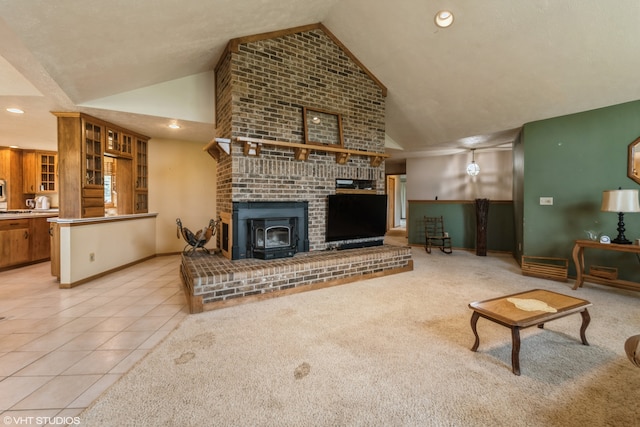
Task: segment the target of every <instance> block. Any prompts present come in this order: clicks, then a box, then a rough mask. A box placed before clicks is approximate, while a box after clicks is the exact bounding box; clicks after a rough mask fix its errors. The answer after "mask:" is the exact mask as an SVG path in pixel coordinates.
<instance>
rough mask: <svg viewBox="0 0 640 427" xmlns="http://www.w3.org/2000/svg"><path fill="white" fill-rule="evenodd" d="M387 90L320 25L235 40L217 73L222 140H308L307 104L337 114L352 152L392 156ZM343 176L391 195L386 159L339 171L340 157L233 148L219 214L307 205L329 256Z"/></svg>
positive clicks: (314, 246)
mask: <svg viewBox="0 0 640 427" xmlns="http://www.w3.org/2000/svg"><path fill="white" fill-rule="evenodd" d="M385 94H386V89H385V88H384V86H382V85H381V83H380V82H379V81H377V79H375V77H373V76H372V75H371V73H369V71H368V70H366V69H365V68H364V67H363V66H362V64H361V63H360V62H359V61H358V60H357V59H355V58H354V57H353V55H351V53H350V52H349V51H348V50H346V47H344V45H342V44H341V43H340V42H339V41H338V40H337V39H336V38H335V37H334V36H333V35H332V34H331V33H329V32H328V30H327V29H326V28H325V27H324V26H322V24H314V25H309V26H306V27H300V28H299V29H290V30H283V31H279V32H274V33H270V34H269V35H268V36H265V35H262V36H250V37H245V38H241V39H235V40H232V41H231V42H230V43H229V46H228V47H227V49H226V50H225V52H224V53H223V55H222V56H221V58H220V60H219V62H218V65H217V67H216V128H217V132H218V134H217V135H216V137H221V138H231V140H232V141H235V139H236V138H238V137H250V138H260V139H266V140H274V141H284V142H293V143H304V126H303V119H302V109H303V107H308V108H311V109H313V108H317V109H320V110H323V111H331V112H335V113H339V114H340V115H341V117H342V126H343V139H344V148H346V149H351V150H361V151H368V152H379V153H384V142H385V121H384V118H385ZM336 179H358V180H371V181H373V182H375V190H376V192H377V193H378V194H384V162H382V163H381V164H380V165H379V166H377V167H373V166H371V164H370V160H369V158H368V157H365V156H357V155H356V156H353V155H352V156H350V157H349V160H347V161H346V163H345V164H338V163H337V162H336V156H335V154H334V153H327V152H321V151H312V152H311V154H310V155H309V157H308V159H307V160H306V161H304V160H296V159H295V158H294V153H293V150H292V149H290V148H286V147H274V146H268V145H262V146H261V149H260V153H259V156H245V154H244V152H243V146H242V144H238V143H232V144H231V152H230V155H229V156H223V157H220V159H219V163H218V168H217V207H218V210H219V214H222V215H223V216H225V215H226V217H229V213H230V212H231V211H232V204H233V202H255V201H265V202H270V201H307V202H308V207H309V208H308V215H309V218H308V229H309V231H308V232H309V236H308V239H309V250H311V251H313V250H323V249H326V247H327V243H326V242H325V227H326V210H327V196H328V195H330V194H334V193H335V190H336Z"/></svg>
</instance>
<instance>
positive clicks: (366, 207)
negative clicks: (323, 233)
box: [327, 194, 387, 242]
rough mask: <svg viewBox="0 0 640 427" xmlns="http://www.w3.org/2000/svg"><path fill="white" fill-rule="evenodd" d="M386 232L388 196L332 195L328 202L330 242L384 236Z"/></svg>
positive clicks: (328, 235)
mask: <svg viewBox="0 0 640 427" xmlns="http://www.w3.org/2000/svg"><path fill="white" fill-rule="evenodd" d="M386 231H387V196H386V195H384V194H331V195H329V199H328V205H327V242H335V241H339V240H352V239H363V238H367V237H384V234H385V232H386Z"/></svg>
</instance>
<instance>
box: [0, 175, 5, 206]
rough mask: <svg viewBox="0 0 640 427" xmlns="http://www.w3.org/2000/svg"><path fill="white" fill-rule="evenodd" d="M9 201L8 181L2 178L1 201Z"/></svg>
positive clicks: (0, 186) (0, 183)
mask: <svg viewBox="0 0 640 427" xmlns="http://www.w3.org/2000/svg"><path fill="white" fill-rule="evenodd" d="M6 201H7V181H5V180H4V179H0V202H6Z"/></svg>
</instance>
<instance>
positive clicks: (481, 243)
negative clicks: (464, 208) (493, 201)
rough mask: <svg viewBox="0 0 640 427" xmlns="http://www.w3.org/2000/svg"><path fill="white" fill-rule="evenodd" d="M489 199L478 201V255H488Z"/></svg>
mask: <svg viewBox="0 0 640 427" xmlns="http://www.w3.org/2000/svg"><path fill="white" fill-rule="evenodd" d="M488 219H489V199H476V255H478V256H486V255H487V222H488Z"/></svg>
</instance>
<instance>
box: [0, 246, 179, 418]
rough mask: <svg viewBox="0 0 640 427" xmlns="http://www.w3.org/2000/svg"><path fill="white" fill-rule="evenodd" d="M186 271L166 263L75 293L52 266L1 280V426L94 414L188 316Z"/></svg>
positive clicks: (172, 258) (175, 259)
mask: <svg viewBox="0 0 640 427" xmlns="http://www.w3.org/2000/svg"><path fill="white" fill-rule="evenodd" d="M179 268H180V256H179V255H169V256H160V257H156V258H153V259H151V260H148V261H145V262H142V263H140V264H137V265H134V266H132V267H128V268H126V269H123V270H121V271H118V272H114V273H112V274H109V275H107V276H104V277H101V278H98V279H95V280H93V281H91V282H88V283H85V284H82V285H80V286H77V287H75V288H73V289H59V288H58V284H57V282H56V281H55V278H54V277H52V276H51V273H50V263H49V262H44V263H39V264H35V265H31V266H27V267H23V268H18V269H14V270H9V271H4V272H0V420H1V421H2V422H3V423H0V425H17V424H18V423H22V424H24V425H40V424H38V423H37V422H36V420H37V419H38V418H40V419H39V421H42V420H44V421H46V417H49V418H52V419H54V420H55V418H54V417H74V416H76V415H78V414H79V413H80V412H81V411H82V410H83V409H84V408H86V407H87V406H89V405H90V404H91V402H92V401H93V400H94V399H95V398H96V397H97V396H98V395H100V393H102V392H103V391H104V390H105V389H107V388H108V387H109V386H110V385H111V384H113V383H114V382H115V381H116V380H117V379H118V378H120V376H121V375H122V374H123V373H125V372H127V370H129V369H130V368H131V367H132V366H133V365H134V364H135V363H136V362H137V361H139V360H140V359H141V358H143V357H144V356H145V355H146V354H147V352H148V351H149V350H150V349H152V348H153V347H154V346H155V345H156V344H157V343H158V342H160V341H161V340H162V339H163V338H165V337H166V336H167V335H168V334H169V332H171V331H172V330H173V329H174V328H175V327H176V326H177V325H178V324H179V323H180V321H181V320H182V319H184V318H185V316H187V315H188V310H187V307H186V302H185V296H184V293H183V291H182V288H181V284H180V276H179ZM27 417H33V418H27ZM59 419H60V418H57V420H59ZM7 421H9V422H7ZM45 425H47V424H46V423H45ZM57 425H59V424H57Z"/></svg>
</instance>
